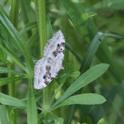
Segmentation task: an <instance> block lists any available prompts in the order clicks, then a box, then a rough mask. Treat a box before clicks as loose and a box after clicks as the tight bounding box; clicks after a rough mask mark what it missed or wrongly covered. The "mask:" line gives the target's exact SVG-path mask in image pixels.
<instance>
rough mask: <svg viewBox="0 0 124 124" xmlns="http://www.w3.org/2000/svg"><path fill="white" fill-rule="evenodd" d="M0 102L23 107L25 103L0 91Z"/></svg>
mask: <svg viewBox="0 0 124 124" xmlns="http://www.w3.org/2000/svg"><path fill="white" fill-rule="evenodd" d="M0 103H1V104H3V105H8V106H13V107H17V108H24V107H25V103H24V102H23V101H22V100H19V99H17V98H14V97H11V96H8V95H5V94H3V93H0Z"/></svg>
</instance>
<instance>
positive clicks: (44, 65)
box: [34, 31, 65, 89]
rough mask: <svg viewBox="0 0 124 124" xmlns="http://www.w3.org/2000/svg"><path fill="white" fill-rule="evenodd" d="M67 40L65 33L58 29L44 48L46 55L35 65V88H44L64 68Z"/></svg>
mask: <svg viewBox="0 0 124 124" xmlns="http://www.w3.org/2000/svg"><path fill="white" fill-rule="evenodd" d="M64 49H65V40H64V36H63V33H62V32H61V31H58V32H56V33H55V34H54V36H53V37H52V38H51V39H50V40H49V41H48V43H47V45H46V46H45V49H44V56H43V58H41V59H40V60H38V61H37V62H36V64H35V67H34V88H35V89H43V88H44V87H46V86H47V85H48V84H49V83H50V82H51V81H52V80H53V79H54V78H55V77H56V76H57V75H58V72H59V71H60V70H61V69H63V66H62V63H63V59H64Z"/></svg>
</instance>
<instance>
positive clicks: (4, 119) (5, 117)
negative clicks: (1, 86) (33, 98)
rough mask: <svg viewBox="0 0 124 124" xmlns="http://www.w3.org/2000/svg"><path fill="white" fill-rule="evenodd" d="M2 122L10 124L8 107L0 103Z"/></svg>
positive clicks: (0, 118) (2, 123)
mask: <svg viewBox="0 0 124 124" xmlns="http://www.w3.org/2000/svg"><path fill="white" fill-rule="evenodd" d="M0 124H9V121H8V114H7V109H6V107H5V106H4V105H0Z"/></svg>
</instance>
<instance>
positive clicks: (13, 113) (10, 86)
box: [8, 0, 18, 124]
mask: <svg viewBox="0 0 124 124" xmlns="http://www.w3.org/2000/svg"><path fill="white" fill-rule="evenodd" d="M17 15H18V3H17V0H11V11H10V19H11V21H12V23H13V25H14V26H15V27H16V26H17ZM8 67H9V69H10V70H11V69H14V68H15V65H14V64H13V63H12V64H10V65H8ZM8 77H10V78H11V80H10V83H9V84H8V94H9V95H10V96H14V97H15V96H16V88H15V81H14V75H13V74H12V73H11V71H10V72H9V73H8ZM9 117H10V124H16V111H15V110H11V109H10V111H9Z"/></svg>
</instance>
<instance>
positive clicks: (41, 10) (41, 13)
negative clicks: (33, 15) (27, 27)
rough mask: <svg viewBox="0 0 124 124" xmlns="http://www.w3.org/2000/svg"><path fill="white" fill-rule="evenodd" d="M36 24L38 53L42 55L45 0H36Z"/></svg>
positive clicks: (45, 28)
mask: <svg viewBox="0 0 124 124" xmlns="http://www.w3.org/2000/svg"><path fill="white" fill-rule="evenodd" d="M38 25H39V37H40V53H41V57H42V56H43V50H44V45H45V42H46V40H47V26H46V8H45V0H38Z"/></svg>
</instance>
